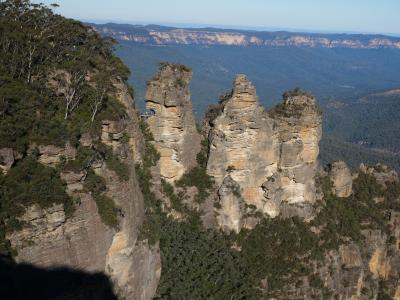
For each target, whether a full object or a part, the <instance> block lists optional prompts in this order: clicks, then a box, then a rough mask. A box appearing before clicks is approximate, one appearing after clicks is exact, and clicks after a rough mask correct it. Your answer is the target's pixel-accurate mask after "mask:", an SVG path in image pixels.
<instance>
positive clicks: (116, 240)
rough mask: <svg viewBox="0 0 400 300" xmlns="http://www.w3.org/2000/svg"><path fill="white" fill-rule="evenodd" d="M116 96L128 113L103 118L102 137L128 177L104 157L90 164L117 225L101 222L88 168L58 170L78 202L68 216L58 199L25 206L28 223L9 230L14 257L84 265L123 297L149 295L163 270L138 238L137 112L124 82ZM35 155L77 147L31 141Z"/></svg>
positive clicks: (50, 162) (52, 160) (87, 141)
mask: <svg viewBox="0 0 400 300" xmlns="http://www.w3.org/2000/svg"><path fill="white" fill-rule="evenodd" d="M116 88H117V90H118V93H117V96H118V97H117V98H118V99H119V100H120V102H121V103H122V104H124V105H125V107H126V111H127V114H128V116H129V119H125V120H119V121H104V122H103V125H102V134H101V137H100V140H101V142H102V143H103V144H105V145H108V146H110V147H111V149H112V151H113V153H114V155H116V156H117V157H118V158H119V159H120V160H121V161H122V162H123V163H125V164H126V165H127V166H128V168H129V170H130V171H129V179H128V180H127V181H124V180H121V179H119V177H118V176H117V174H116V173H115V172H114V171H112V170H110V169H109V168H107V164H106V163H105V162H104V161H103V160H102V159H100V158H99V159H97V160H96V161H93V162H92V164H91V168H92V170H93V171H94V172H95V173H96V174H97V175H98V176H101V177H102V178H103V179H104V180H105V183H106V186H107V191H106V195H107V196H108V197H110V198H111V199H112V200H113V201H114V203H115V204H116V206H117V207H118V221H119V225H118V227H117V228H115V229H114V228H110V227H108V226H106V225H105V224H103V222H102V220H101V218H100V215H99V212H98V208H97V206H96V202H95V200H94V199H93V196H92V195H91V194H90V193H89V192H88V191H86V190H85V189H84V182H85V180H86V171H82V172H78V173H76V172H71V171H68V172H62V173H61V178H62V179H63V180H64V181H65V182H66V190H67V192H68V194H70V195H71V196H72V197H73V198H74V199H76V201H77V204H76V206H75V210H74V212H73V214H72V216H66V215H65V213H64V209H63V206H62V205H54V206H52V207H50V208H46V209H42V208H40V207H38V206H36V205H35V206H32V207H28V208H27V209H26V212H25V214H24V215H23V216H22V218H21V219H22V221H25V222H26V223H27V224H30V225H29V226H26V227H23V229H22V230H19V231H16V232H13V233H12V234H10V235H9V236H8V239H9V240H10V241H11V243H12V246H13V248H15V249H16V250H17V251H18V255H17V256H16V258H15V260H16V261H17V262H25V263H30V264H33V265H36V266H39V267H51V268H52V267H60V266H63V267H69V268H73V269H80V270H83V271H90V272H92V271H93V272H94V271H98V272H105V273H106V274H107V275H109V276H110V279H111V280H112V282H113V284H114V288H115V290H116V292H117V294H118V295H119V296H121V297H123V298H125V299H143V300H144V299H152V297H153V296H154V294H155V291H156V289H157V285H158V280H159V278H160V273H161V261H160V253H159V249H158V246H157V245H156V246H154V247H150V246H149V245H148V243H147V241H140V240H138V236H139V229H140V226H141V224H142V223H143V220H144V204H143V195H142V193H141V191H140V188H139V185H138V181H137V178H136V174H135V171H134V170H135V168H134V163H135V161H137V160H139V159H140V157H141V155H140V151H141V149H142V148H143V146H141V145H140V144H141V143H143V141H142V135H141V132H140V129H139V122H138V117H137V113H136V111H135V109H134V108H133V106H132V102H133V100H132V98H131V96H130V95H129V93H128V92H127V90H128V89H127V87H126V86H125V85H124V84H122V83H118V84H116ZM80 143H81V145H83V146H91V145H92V143H93V141H92V140H91V138H90V136H89V135H83V136H82V137H81V140H80ZM35 149H38V152H39V153H38V161H39V162H41V163H43V164H45V165H47V166H50V167H56V166H57V165H58V164H59V163H60V161H61V158H62V157H67V158H68V159H69V160H73V159H74V158H75V155H76V149H73V148H71V147H70V146H69V145H68V144H67V146H66V147H65V148H60V147H55V146H51V145H50V146H38V147H36V146H35Z"/></svg>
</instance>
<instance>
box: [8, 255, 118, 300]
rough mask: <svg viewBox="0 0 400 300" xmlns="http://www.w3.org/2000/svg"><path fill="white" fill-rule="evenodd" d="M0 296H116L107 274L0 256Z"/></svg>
mask: <svg viewBox="0 0 400 300" xmlns="http://www.w3.org/2000/svg"><path fill="white" fill-rule="evenodd" d="M0 299H4V300H14V299H15V300H20V299H21V300H36V299H37V300H47V299H57V300H58V299H60V300H67V299H68V300H72V299H73V300H88V299H89V300H91V299H93V300H97V299H99V300H103V299H104V300H114V299H115V300H117V297H116V295H115V294H114V293H113V289H112V284H111V282H110V280H109V278H108V277H107V276H106V275H105V274H103V273H86V272H82V271H78V270H73V269H68V268H55V269H44V268H38V267H35V266H32V265H28V264H15V263H12V262H8V261H6V260H3V259H2V258H1V257H0Z"/></svg>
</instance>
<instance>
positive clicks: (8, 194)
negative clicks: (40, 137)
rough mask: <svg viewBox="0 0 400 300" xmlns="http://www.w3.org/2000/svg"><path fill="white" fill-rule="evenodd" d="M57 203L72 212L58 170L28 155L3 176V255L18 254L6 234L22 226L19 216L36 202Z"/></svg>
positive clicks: (0, 202) (0, 191)
mask: <svg viewBox="0 0 400 300" xmlns="http://www.w3.org/2000/svg"><path fill="white" fill-rule="evenodd" d="M54 203H56V204H62V205H63V206H64V211H65V214H66V216H70V215H71V214H72V211H73V201H72V199H71V198H70V197H69V196H68V195H67V193H66V192H65V183H64V182H63V181H62V180H61V178H60V176H59V174H58V173H57V171H56V170H54V169H52V168H50V167H45V166H43V165H42V164H40V163H38V162H37V161H36V160H35V158H33V157H26V158H25V159H23V160H21V161H19V162H18V164H17V165H16V166H15V167H13V168H11V169H10V170H9V172H8V173H7V175H5V176H2V175H0V255H6V256H11V255H13V254H15V252H14V251H13V250H12V249H11V247H10V243H9V241H7V240H6V239H5V235H6V233H7V232H12V231H14V230H18V229H20V228H21V226H22V225H23V224H21V222H20V221H19V220H18V217H19V216H21V215H22V214H23V213H24V211H25V208H26V207H28V206H31V205H33V204H37V205H39V206H40V207H41V208H48V207H50V206H51V205H53V204H54Z"/></svg>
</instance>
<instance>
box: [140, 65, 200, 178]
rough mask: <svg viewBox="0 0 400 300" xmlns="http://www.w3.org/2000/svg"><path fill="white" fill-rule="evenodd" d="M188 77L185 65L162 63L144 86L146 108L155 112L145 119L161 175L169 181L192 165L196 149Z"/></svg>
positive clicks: (197, 143) (197, 139) (198, 149)
mask: <svg viewBox="0 0 400 300" xmlns="http://www.w3.org/2000/svg"><path fill="white" fill-rule="evenodd" d="M191 78H192V72H191V71H190V70H188V69H187V68H186V67H185V66H183V65H174V64H167V63H164V64H162V65H161V67H160V70H159V72H158V73H157V75H156V77H155V78H154V79H153V80H151V81H150V82H149V83H148V86H147V93H146V108H147V109H148V110H149V111H152V112H154V113H155V115H154V116H152V117H150V118H148V120H147V123H148V125H149V127H150V130H151V132H152V133H153V136H154V140H155V141H154V144H155V146H156V148H157V150H158V151H159V153H160V155H161V158H160V162H159V168H160V174H161V177H162V178H164V179H165V180H167V181H169V182H173V181H175V180H178V179H179V178H181V176H182V175H183V174H184V173H185V172H186V171H187V170H189V169H191V168H192V167H194V166H195V165H196V155H197V153H198V152H199V151H200V135H199V134H198V132H197V129H196V124H195V119H194V117H193V113H192V103H191V99H190V91H189V82H190V80H191Z"/></svg>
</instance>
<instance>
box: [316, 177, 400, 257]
mask: <svg viewBox="0 0 400 300" xmlns="http://www.w3.org/2000/svg"><path fill="white" fill-rule="evenodd" d="M317 183H318V184H319V188H320V189H321V190H322V191H323V193H324V201H325V205H324V209H322V210H321V212H320V213H319V214H318V215H317V217H316V218H315V219H314V220H313V221H312V225H314V226H317V227H319V228H320V229H321V248H325V249H337V248H338V247H339V245H340V244H342V243H346V242H348V241H349V240H352V241H355V242H361V241H362V240H363V235H362V233H361V230H362V229H380V230H382V231H384V232H386V233H389V231H388V228H387V227H386V225H385V220H386V213H387V211H388V210H389V209H394V210H396V211H400V203H399V199H398V195H399V194H398V192H399V191H400V184H399V183H392V184H389V183H388V188H387V189H386V190H385V189H383V188H382V186H381V185H380V184H378V182H377V181H376V179H375V177H374V176H372V175H370V174H366V173H364V172H359V175H358V177H357V179H355V180H354V182H353V194H352V196H351V197H350V198H347V199H342V198H338V197H336V196H335V195H333V194H332V191H331V182H330V180H329V178H328V177H324V178H319V179H318V181H317ZM377 197H382V198H383V199H384V201H382V202H380V203H376V202H375V201H374V198H377Z"/></svg>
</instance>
